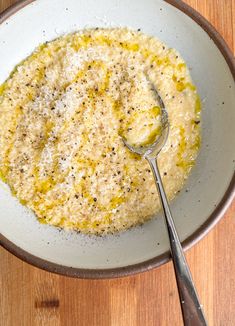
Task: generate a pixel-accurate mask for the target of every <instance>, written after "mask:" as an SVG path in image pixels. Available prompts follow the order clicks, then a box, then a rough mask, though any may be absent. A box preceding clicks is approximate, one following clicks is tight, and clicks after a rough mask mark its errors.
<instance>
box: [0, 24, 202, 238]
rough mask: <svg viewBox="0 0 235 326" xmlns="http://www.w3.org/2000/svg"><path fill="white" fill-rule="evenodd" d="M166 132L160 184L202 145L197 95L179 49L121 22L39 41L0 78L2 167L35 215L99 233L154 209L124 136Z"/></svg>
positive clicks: (169, 186) (148, 183)
mask: <svg viewBox="0 0 235 326" xmlns="http://www.w3.org/2000/svg"><path fill="white" fill-rule="evenodd" d="M151 85H154V87H156V88H157V90H158V92H159V94H160V95H161V97H162V99H163V101H164V103H165V106H166V108H167V111H168V114H169V122H170V132H169V137H168V140H167V143H166V145H165V147H164V148H163V150H162V152H161V153H160V155H159V168H160V171H161V174H162V178H163V183H164V186H165V189H166V193H167V195H168V197H169V198H170V199H172V198H173V197H174V196H175V195H176V194H177V193H178V192H179V191H180V190H181V189H182V187H183V184H184V182H185V179H186V178H187V177H188V174H189V172H190V170H191V168H192V166H193V165H194V162H195V159H196V156H197V152H198V149H199V146H200V128H199V123H200V100H199V97H198V95H197V92H196V88H195V86H194V85H193V84H192V81H191V78H190V75H189V71H188V69H187V67H186V64H185V62H184V61H183V59H182V58H181V56H180V55H179V53H178V52H177V51H176V50H174V49H172V48H168V47H167V46H166V45H165V44H164V43H162V42H160V41H159V40H157V39H156V38H153V37H149V36H147V35H145V34H143V33H141V32H139V31H133V30H129V29H127V28H115V29H99V28H96V29H89V30H83V31H79V32H76V33H74V34H69V35H65V36H62V37H60V38H58V39H56V40H54V41H52V42H49V43H46V44H43V45H41V46H39V47H38V48H37V49H36V50H35V52H34V53H33V54H32V55H30V56H29V57H28V58H26V59H25V60H24V61H23V62H21V63H20V64H19V65H18V66H17V67H16V68H15V69H14V71H13V72H12V74H11V75H10V77H9V78H8V79H7V81H6V82H5V83H4V84H3V85H1V86H0V125H1V128H0V176H1V179H2V180H3V181H4V182H6V183H7V184H8V185H9V186H10V189H11V191H12V193H13V195H15V196H16V197H17V198H18V199H19V201H20V202H21V203H22V204H23V205H26V206H27V207H29V208H30V209H32V210H33V211H34V212H35V214H36V216H37V218H38V219H39V221H40V222H41V223H47V224H51V225H54V226H59V227H62V228H70V229H76V230H78V231H81V232H84V233H91V234H107V233H114V232H116V231H121V230H124V229H127V228H129V227H131V226H134V225H137V224H142V223H144V222H145V221H147V220H149V219H151V218H152V217H153V216H154V215H155V214H156V212H157V211H158V210H159V209H160V202H159V198H158V195H157V191H156V187H155V183H154V180H153V176H152V173H151V171H150V168H149V166H148V163H147V162H146V161H145V159H144V158H141V157H140V156H138V155H136V154H133V153H131V152H130V151H129V150H128V149H127V148H126V147H125V146H124V144H123V141H122V137H123V136H125V138H126V139H128V141H130V142H131V143H132V144H136V145H139V144H147V143H149V142H151V141H152V140H153V139H154V138H155V137H156V135H157V134H158V133H159V130H160V120H161V119H160V116H161V110H160V107H159V103H158V102H157V99H156V97H155V96H154V92H153V90H152V89H151Z"/></svg>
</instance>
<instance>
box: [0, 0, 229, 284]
mask: <svg viewBox="0 0 235 326" xmlns="http://www.w3.org/2000/svg"><path fill="white" fill-rule="evenodd" d="M34 1H35V0H20V1H19V2H17V3H15V4H14V5H12V6H10V7H9V8H7V9H6V10H5V11H3V12H2V13H1V14H0V24H2V23H3V22H4V21H5V20H6V19H7V18H9V17H10V16H12V15H14V14H15V13H16V12H18V11H19V10H21V9H22V8H24V7H25V6H27V5H29V4H31V3H32V2H34ZM164 1H165V2H166V3H168V4H170V5H172V6H174V7H175V8H177V9H178V10H180V11H182V12H183V13H185V14H186V15H187V16H189V17H191V18H192V19H193V20H194V21H195V22H196V23H197V24H198V25H199V26H200V27H201V28H202V29H203V30H204V31H205V32H206V33H207V34H208V35H209V37H210V38H211V39H212V40H213V41H214V43H215V44H216V46H217V47H218V48H219V50H220V52H221V53H222V55H223V56H224V58H225V60H226V62H227V64H228V66H229V68H230V71H231V73H232V76H233V78H234V80H235V59H234V56H233V53H232V51H231V50H230V49H229V47H228V45H227V43H226V42H225V40H224V39H223V37H222V36H221V35H220V34H219V32H218V31H217V30H216V29H215V27H213V26H212V24H211V23H210V22H209V21H207V19H206V18H204V17H203V16H202V15H201V14H200V13H199V12H197V11H196V10H195V9H193V8H192V7H190V6H189V5H188V4H186V3H184V2H182V1H178V0H164ZM234 197H235V172H234V174H233V176H232V178H231V181H230V184H229V186H228V188H227V190H226V192H225V194H224V196H223V198H222V199H221V201H220V203H219V204H218V205H217V207H216V208H215V209H214V211H213V212H212V213H211V215H210V216H209V217H208V219H207V220H206V221H205V222H204V223H203V224H202V225H201V226H200V227H199V228H198V229H197V230H196V231H195V232H194V233H193V234H191V235H190V236H189V237H188V238H187V239H185V240H184V241H183V243H182V246H183V249H184V250H187V249H189V248H191V247H192V246H193V245H194V244H196V243H197V242H198V241H199V240H201V239H202V238H203V237H204V236H205V235H206V234H207V233H208V232H209V231H210V230H211V229H212V228H213V227H214V226H215V225H216V223H217V222H218V221H219V220H220V219H221V218H222V217H223V215H224V214H225V212H226V210H227V209H228V207H229V206H230V204H231V203H232V201H233V198H234ZM0 245H1V246H2V247H4V248H5V249H6V250H8V251H9V252H10V253H12V254H13V255H15V256H16V257H18V258H20V259H21V260H23V261H25V262H27V263H29V264H31V265H33V266H35V267H38V268H40V269H43V270H46V271H49V272H52V273H56V274H60V275H64V276H69V277H76V278H81V279H110V278H118V277H124V276H129V275H133V274H137V273H142V272H145V271H148V270H151V269H154V268H156V267H159V266H161V265H163V264H165V263H167V262H168V261H170V259H171V258H170V252H169V251H168V252H165V253H163V254H161V255H160V256H157V257H154V258H152V259H149V260H146V261H143V262H141V263H138V264H133V265H128V266H125V267H118V268H109V269H87V268H84V269H83V268H74V267H68V266H63V265H59V264H55V263H52V262H50V261H47V260H44V259H42V258H39V257H37V256H34V255H32V254H30V253H28V252H27V251H25V250H23V249H21V248H20V247H18V246H17V245H15V244H14V243H13V242H11V241H10V240H8V239H7V238H6V237H4V236H3V235H2V234H1V233H0Z"/></svg>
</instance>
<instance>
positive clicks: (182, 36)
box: [0, 0, 235, 269]
mask: <svg viewBox="0 0 235 326" xmlns="http://www.w3.org/2000/svg"><path fill="white" fill-rule="evenodd" d="M95 26H100V27H111V26H113V27H114V26H128V27H132V28H134V29H138V28H141V30H142V31H143V32H145V33H147V34H150V35H154V36H156V37H158V38H159V39H161V40H163V41H164V42H165V43H167V44H168V45H169V46H170V47H174V48H176V49H177V50H179V52H180V53H181V55H182V56H183V58H184V59H185V60H186V62H187V64H188V66H189V67H190V70H191V75H192V77H193V80H194V82H195V84H196V85H197V86H198V91H199V94H200V96H201V99H202V101H203V110H202V139H203V141H202V147H201V150H200V154H199V157H198V160H197V164H196V166H195V168H194V169H193V171H192V173H191V175H190V178H189V179H188V181H187V183H186V186H185V188H184V190H183V191H182V192H181V194H180V195H179V196H178V197H177V198H176V199H175V200H174V201H173V202H172V203H171V208H172V213H173V216H174V217H175V222H176V226H177V229H178V231H179V235H180V238H181V240H184V239H186V238H187V237H189V236H190V235H192V234H193V233H194V232H195V231H196V230H197V229H198V228H199V227H200V226H201V225H202V224H203V223H205V222H206V220H207V219H208V217H209V216H210V214H212V212H213V211H214V209H215V207H216V206H217V205H218V204H219V203H220V201H221V199H222V197H223V195H224V193H225V191H226V189H227V188H228V185H229V183H230V181H231V179H232V175H233V171H234V162H235V161H234V160H235V137H234V131H233V128H234V125H235V110H234V106H235V88H234V81H233V77H232V74H231V72H230V70H229V67H228V65H227V63H226V61H225V59H224V57H223V55H222V54H221V52H220V51H219V50H218V48H217V47H216V45H215V44H214V42H213V40H211V39H210V37H209V36H208V35H207V33H206V32H204V31H203V29H202V28H201V27H200V26H199V25H198V24H197V23H195V22H194V21H193V20H192V19H191V18H189V17H188V16H187V15H186V14H184V13H183V12H181V11H179V10H178V9H176V8H175V7H173V6H172V5H170V4H168V3H166V2H164V1H160V0H146V1H142V0H136V1H129V2H128V8H127V2H126V1H125V0H119V1H116V0H109V1H108V2H107V1H106V0H96V1H94V0H86V1H77V0H64V1H57V0H50V1H47V0H38V1H35V2H32V3H30V4H29V5H27V6H25V7H24V8H23V9H21V10H20V11H18V12H16V14H15V15H13V16H11V17H9V18H8V19H7V20H6V21H4V22H3V23H2V24H1V25H0V45H1V46H0V62H1V70H0V83H1V82H3V81H4V80H5V78H7V76H8V75H9V73H10V71H11V70H12V69H13V67H14V66H15V65H16V64H17V63H19V62H20V61H21V60H22V59H23V58H25V57H26V56H27V55H29V54H30V53H31V52H32V51H33V50H34V48H35V47H36V46H37V45H38V44H39V43H43V42H45V41H47V40H51V39H54V38H56V37H58V36H59V35H61V34H64V33H68V32H72V31H75V30H78V29H82V28H85V27H95ZM0 232H1V234H2V235H3V236H4V237H6V238H7V239H8V240H10V241H11V242H13V243H14V244H15V245H17V246H18V247H20V248H21V249H23V250H25V251H26V252H28V253H30V254H32V255H34V256H37V257H39V258H42V259H45V260H47V261H49V262H53V263H57V264H60V265H63V266H68V267H73V268H86V269H102V268H103V269H108V268H116V267H122V266H129V265H133V264H136V263H141V262H145V261H147V260H149V259H151V258H154V257H157V256H159V255H161V254H163V253H164V252H166V251H167V250H168V248H169V245H168V239H167V235H166V230H165V226H164V222H163V219H162V218H161V214H159V216H158V217H157V218H156V219H154V220H152V221H151V222H148V223H146V224H145V225H143V226H142V227H137V228H133V229H131V230H129V231H127V232H124V233H121V234H119V235H115V236H108V237H105V238H97V237H88V236H84V235H81V234H77V233H75V232H66V231H59V230H57V229H55V228H53V227H49V226H46V225H41V224H39V223H38V222H37V221H36V219H35V217H34V215H33V214H32V213H31V212H30V211H28V210H27V209H26V208H25V207H23V206H21V205H20V204H19V203H18V202H17V200H16V199H15V198H13V197H12V196H11V195H10V192H9V190H8V187H7V186H6V185H4V184H3V183H0Z"/></svg>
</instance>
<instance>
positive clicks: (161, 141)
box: [123, 87, 207, 326]
mask: <svg viewBox="0 0 235 326" xmlns="http://www.w3.org/2000/svg"><path fill="white" fill-rule="evenodd" d="M153 90H154V91H155V93H156V97H157V99H158V102H159V104H160V107H161V111H162V115H161V124H162V130H161V135H160V136H159V137H158V138H157V139H156V141H155V142H154V143H153V144H151V145H149V146H143V147H133V146H131V145H129V144H128V142H127V140H125V139H123V142H124V144H125V145H126V146H127V147H128V148H129V150H130V151H132V152H134V153H136V154H139V155H142V156H143V157H144V158H146V160H147V161H148V162H149V164H150V166H151V169H152V172H153V175H154V179H155V182H156V186H157V190H158V193H159V197H160V200H161V205H162V208H163V212H164V217H165V222H166V227H167V231H168V236H169V241H170V250H171V256H172V260H173V264H174V270H175V276H176V281H177V287H178V292H179V297H180V305H181V310H182V315H183V320H184V325H186V326H205V325H207V322H206V319H205V316H204V313H203V310H202V305H201V304H200V302H199V298H198V295H197V291H196V288H195V286H194V284H193V280H192V276H191V273H190V270H189V267H188V264H187V261H186V259H185V256H184V253H183V249H182V246H181V243H180V240H179V236H178V234H177V231H176V228H175V224H174V220H173V218H172V215H171V211H170V207H169V204H168V200H167V197H166V193H165V190H164V187H163V184H162V180H161V176H160V173H159V170H158V165H157V156H158V154H159V153H160V151H161V149H162V148H163V146H164V145H165V143H166V140H167V137H168V133H169V122H168V114H167V111H166V109H165V106H164V103H163V101H162V99H161V97H160V95H159V94H158V92H157V90H156V89H155V88H154V87H153Z"/></svg>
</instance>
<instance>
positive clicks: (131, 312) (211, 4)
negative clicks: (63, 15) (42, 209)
mask: <svg viewBox="0 0 235 326" xmlns="http://www.w3.org/2000/svg"><path fill="white" fill-rule="evenodd" d="M48 1H50V0H48ZM133 1H134V0H133ZM15 2H16V1H15V0H0V11H2V10H4V9H5V8H7V7H8V6H9V5H11V4H13V3H15ZM186 2H187V3H188V4H190V5H191V6H192V7H194V8H196V9H197V10H198V11H200V12H201V13H202V15H204V16H205V17H206V18H207V19H208V20H209V21H210V22H211V23H212V24H213V25H214V26H215V27H216V28H217V29H218V30H219V31H220V33H221V34H222V35H223V37H224V38H225V40H226V41H227V43H228V45H229V46H230V48H231V49H232V50H233V51H234V50H235V1H234V0H187V1H186ZM234 218H235V201H234V202H233V205H231V207H230V209H229V210H228V211H227V213H226V215H225V216H224V218H223V219H222V220H221V221H220V223H219V224H218V225H217V226H216V227H215V228H214V229H213V231H211V232H210V233H209V235H207V237H206V238H204V239H203V240H202V241H200V242H199V243H198V244H197V245H196V246H194V247H193V248H192V249H191V250H189V251H188V252H187V259H188V262H189V264H190V267H191V271H192V274H193V278H194V280H195V283H196V287H197V289H198V292H199V295H200V298H201V301H202V303H203V306H204V309H205V311H206V315H207V318H208V321H209V325H215V326H233V325H235V256H234V252H233V250H234V249H235V220H234ZM0 263H1V271H0V288H1V291H0V292H1V293H0V325H2V326H21V325H22V326H31V325H32V326H37V325H43V326H51V325H56V326H57V325H66V326H67V325H68V326H70V325H71V326H75V325H78V326H179V325H182V319H181V312H180V307H179V302H178V295H177V290H176V284H175V279H174V273H173V268H172V264H171V263H168V264H166V265H164V266H162V267H161V268H159V269H156V270H153V271H150V272H147V273H144V274H141V275H136V276H132V277H128V278H124V279H116V280H106V281H89V280H77V279H70V278H66V277H62V276H58V275H54V274H50V273H48V272H44V271H41V270H39V269H37V268H35V267H32V266H30V265H28V264H26V263H24V262H22V261H21V260H19V259H18V258H16V257H14V256H13V255H11V254H10V253H8V252H7V251H6V250H4V249H2V248H0Z"/></svg>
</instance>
